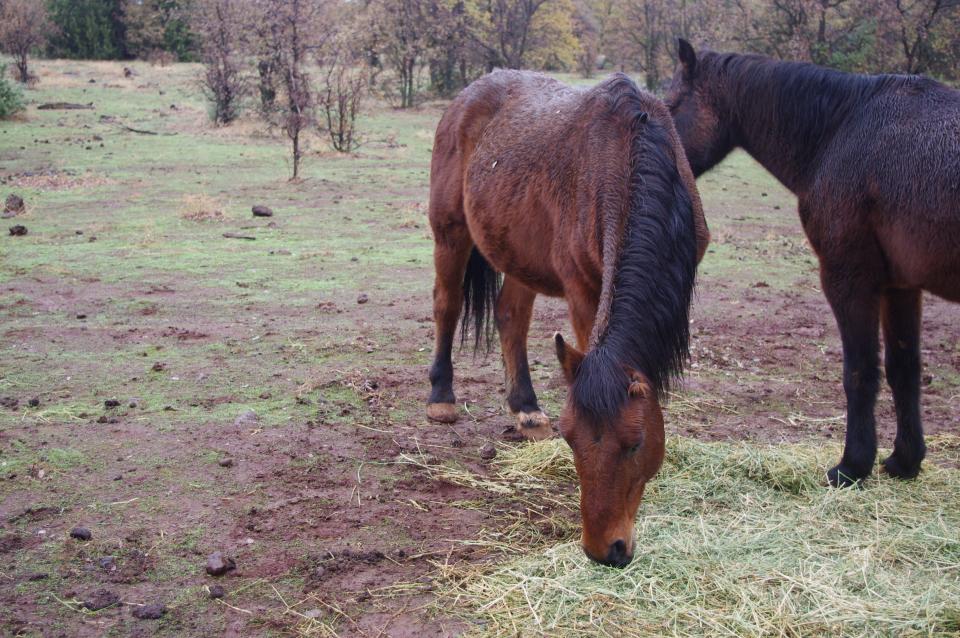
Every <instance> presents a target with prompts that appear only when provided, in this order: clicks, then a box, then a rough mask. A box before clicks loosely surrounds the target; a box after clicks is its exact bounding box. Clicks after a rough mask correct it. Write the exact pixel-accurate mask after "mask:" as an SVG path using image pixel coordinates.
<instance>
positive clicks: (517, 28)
mask: <svg viewBox="0 0 960 638" xmlns="http://www.w3.org/2000/svg"><path fill="white" fill-rule="evenodd" d="M549 1H550V0H482V2H481V6H482V7H483V9H484V10H485V11H486V13H487V14H488V18H489V20H490V25H491V26H492V28H493V32H492V33H491V34H489V35H488V36H487V37H484V38H481V39H480V40H479V43H480V45H481V46H483V47H484V48H485V49H486V50H487V52H488V53H489V56H490V57H489V63H488V66H489V68H490V69H492V68H493V67H496V66H503V67H506V68H509V69H521V68H523V65H524V57H525V56H526V54H527V52H528V47H529V45H530V31H531V27H532V26H533V19H534V17H535V16H536V14H537V11H539V10H540V8H541V7H542V6H543V5H544V4H546V3H547V2H549Z"/></svg>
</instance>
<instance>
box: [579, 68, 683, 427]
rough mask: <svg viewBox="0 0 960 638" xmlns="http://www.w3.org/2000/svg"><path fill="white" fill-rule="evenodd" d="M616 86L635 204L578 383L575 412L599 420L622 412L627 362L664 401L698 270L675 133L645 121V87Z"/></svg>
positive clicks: (677, 367) (678, 362)
mask: <svg viewBox="0 0 960 638" xmlns="http://www.w3.org/2000/svg"><path fill="white" fill-rule="evenodd" d="M611 91H612V92H613V93H614V99H613V100H612V103H611V104H612V106H611V109H612V111H613V112H614V114H615V115H616V116H617V117H620V118H625V120H626V121H627V122H628V123H629V130H630V131H631V137H632V139H631V145H630V148H631V153H630V158H629V161H630V175H631V178H630V196H629V197H630V199H629V208H628V214H627V220H626V224H624V225H623V228H624V233H625V235H624V237H623V239H622V241H621V242H620V254H619V256H618V257H617V269H616V275H615V279H614V293H613V300H612V303H611V305H610V316H609V318H608V320H607V322H606V326H607V328H606V331H605V333H604V334H602V335H601V336H600V338H599V340H598V342H597V344H596V346H595V347H594V348H593V350H591V351H590V352H589V353H588V354H587V356H586V357H585V359H584V360H583V362H582V363H581V365H580V369H579V370H578V372H577V375H576V379H575V381H574V384H573V387H572V397H573V404H574V406H575V407H576V409H577V411H578V412H579V413H581V414H582V415H584V416H587V417H590V418H592V419H595V420H597V421H598V422H604V421H607V420H609V419H611V418H614V417H615V416H617V415H618V414H619V412H620V409H621V408H622V406H623V404H624V402H625V401H626V399H627V386H628V383H629V378H628V376H627V370H626V366H629V367H630V368H633V369H634V370H637V371H639V372H642V373H643V374H644V375H646V377H647V378H648V379H649V381H650V383H651V385H652V387H653V389H654V390H655V391H656V393H657V395H658V397H659V398H660V399H661V400H663V399H665V398H666V394H667V392H668V390H669V388H670V384H671V382H672V381H673V380H674V379H675V378H676V377H678V376H679V375H680V374H681V372H682V370H683V365H684V363H685V361H686V359H687V355H688V347H689V338H690V330H689V319H688V312H689V307H690V301H691V298H692V294H693V288H694V278H695V273H696V235H695V229H694V223H693V204H692V201H691V198H690V194H689V193H688V192H687V189H686V187H685V185H684V183H683V181H682V180H681V177H680V174H679V172H678V170H677V166H676V160H675V158H674V155H673V150H672V148H673V144H672V141H671V138H670V134H669V132H668V130H667V129H666V128H665V127H664V126H662V125H661V124H659V123H658V122H657V121H655V119H653V118H650V119H648V118H647V116H646V115H645V113H646V112H645V110H644V104H643V100H642V97H641V93H640V91H639V89H637V88H636V86H635V85H634V84H633V82H631V81H630V80H628V79H626V78H625V76H624V77H623V79H621V80H617V81H615V82H614V83H612V85H611ZM598 320H599V318H598Z"/></svg>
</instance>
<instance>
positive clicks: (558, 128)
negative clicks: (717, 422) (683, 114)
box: [427, 71, 708, 566]
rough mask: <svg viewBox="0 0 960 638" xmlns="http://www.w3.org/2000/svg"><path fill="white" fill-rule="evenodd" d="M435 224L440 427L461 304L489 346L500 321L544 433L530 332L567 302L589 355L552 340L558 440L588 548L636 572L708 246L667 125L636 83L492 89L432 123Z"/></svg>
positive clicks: (618, 79)
mask: <svg viewBox="0 0 960 638" xmlns="http://www.w3.org/2000/svg"><path fill="white" fill-rule="evenodd" d="M430 224H431V226H432V228H433V234H434V241H435V248H434V263H435V266H436V285H435V288H434V293H433V294H434V319H435V321H436V350H435V353H434V357H435V358H434V363H433V367H432V368H431V370H430V381H431V383H432V386H433V389H432V392H431V394H430V399H429V403H428V406H427V414H428V416H429V417H430V418H431V419H434V420H437V421H446V422H451V421H454V420H455V419H456V415H457V408H456V400H455V398H454V393H453V366H452V364H451V360H450V356H451V351H452V348H453V342H454V336H455V332H456V326H457V320H458V317H459V316H460V309H461V305H463V306H465V309H466V313H465V314H466V316H465V317H464V329H466V325H467V324H468V323H471V322H470V321H468V319H472V323H473V325H474V327H475V331H476V339H477V342H476V343H477V344H479V343H480V340H481V336H482V335H484V334H485V333H486V334H487V336H489V333H488V331H487V326H488V325H489V315H490V312H491V310H492V312H493V315H494V319H495V323H496V328H497V329H498V331H499V333H500V343H501V347H502V351H503V360H504V366H505V368H506V380H507V388H508V394H507V403H508V405H509V407H510V409H511V410H512V411H513V412H514V413H515V414H516V415H517V419H518V430H520V431H521V432H522V433H524V434H525V435H526V436H527V437H528V438H532V439H535V438H542V437H544V436H550V434H551V432H552V431H551V428H550V422H549V420H548V419H547V417H546V416H545V415H544V414H543V412H542V411H541V410H540V407H539V406H538V405H537V397H536V394H534V391H533V386H532V384H531V382H530V373H529V370H528V368H527V348H526V341H527V330H528V327H529V325H530V318H531V314H532V311H533V302H534V298H535V297H536V295H537V294H545V295H550V296H556V297H564V298H565V299H566V300H567V304H568V306H569V310H570V318H571V320H572V323H573V330H574V334H575V335H576V340H577V345H578V347H579V349H580V350H577V349H574V348H573V347H572V346H569V345H567V344H566V343H565V342H564V340H563V339H562V338H561V337H560V335H559V334H557V335H556V338H555V340H556V348H557V355H558V357H559V358H560V363H561V367H562V368H563V372H564V375H565V377H566V380H567V382H568V383H569V384H570V385H571V392H570V394H569V398H568V401H567V404H566V407H565V408H564V411H563V414H562V415H561V418H560V431H561V433H562V434H563V436H564V438H565V439H566V440H567V442H568V443H569V444H570V447H571V448H572V449H573V454H574V460H575V463H576V468H577V473H578V475H579V477H580V486H581V514H582V517H583V546H584V549H585V551H586V552H587V555H588V556H590V557H591V558H593V559H595V560H597V561H600V562H603V563H606V564H610V565H618V566H622V565H626V564H627V563H628V562H629V561H630V559H631V557H632V555H633V518H634V516H635V515H636V512H637V508H638V507H639V504H640V499H641V496H642V495H643V489H644V485H645V483H646V482H647V480H649V479H650V478H651V477H652V476H653V475H654V474H655V473H656V471H657V469H658V468H659V467H660V463H661V461H662V459H663V451H664V450H663V437H664V435H663V417H662V413H661V411H660V405H659V400H660V399H661V398H662V397H663V394H664V393H665V391H666V389H667V387H668V385H669V383H670V380H671V377H673V376H674V375H676V374H679V372H680V370H681V366H682V364H683V361H684V359H685V357H686V354H687V344H688V319H687V313H688V308H689V304H690V297H691V293H692V290H693V282H694V272H695V269H696V263H697V260H698V259H699V257H700V256H702V255H703V252H704V250H705V247H706V242H707V240H708V235H707V229H706V225H705V223H704V221H703V214H702V210H701V208H700V202H699V196H698V194H697V190H696V185H695V182H694V179H693V175H692V173H691V172H690V169H689V165H688V164H687V161H686V158H685V157H684V155H683V149H682V146H681V144H680V141H679V138H678V137H677V135H676V132H675V131H674V128H673V121H672V119H671V118H670V114H669V112H668V111H667V109H666V107H664V106H663V104H662V103H661V102H660V101H659V100H657V99H656V98H654V97H652V96H650V95H647V94H645V93H643V92H641V91H640V90H639V89H638V88H637V87H636V85H635V84H634V83H633V82H631V81H630V80H629V79H628V78H627V77H626V76H624V75H614V76H611V77H610V78H609V79H607V80H606V81H604V82H602V83H600V84H599V85H597V86H596V87H594V88H592V89H589V90H576V89H572V88H570V87H568V86H566V85H564V84H562V83H560V82H557V81H556V80H553V79H550V78H548V77H546V76H543V75H538V74H534V73H524V72H516V71H497V72H494V73H492V74H490V75H488V76H485V77H483V78H481V79H480V80H477V81H476V82H474V83H473V84H472V85H470V86H469V87H467V88H466V89H465V90H464V91H463V92H462V93H461V94H460V95H459V96H458V97H457V98H456V99H455V100H454V101H453V103H452V104H451V105H450V107H449V108H448V109H447V111H446V113H444V116H443V119H442V120H441V121H440V124H439V126H438V127H437V134H436V140H435V142H434V148H433V162H432V165H431V173H430ZM498 272H499V273H503V275H504V278H503V284H502V288H500V286H499V275H498ZM583 350H585V351H587V352H586V354H585V355H584V354H582V353H581V351H583Z"/></svg>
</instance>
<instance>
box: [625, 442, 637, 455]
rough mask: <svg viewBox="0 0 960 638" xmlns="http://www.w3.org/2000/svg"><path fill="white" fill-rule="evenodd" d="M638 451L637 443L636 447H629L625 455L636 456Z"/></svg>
mask: <svg viewBox="0 0 960 638" xmlns="http://www.w3.org/2000/svg"><path fill="white" fill-rule="evenodd" d="M638 450H640V444H639V443H637V444H636V445H631V446H630V448H629V449H628V450H627V454H636V453H637V451H638Z"/></svg>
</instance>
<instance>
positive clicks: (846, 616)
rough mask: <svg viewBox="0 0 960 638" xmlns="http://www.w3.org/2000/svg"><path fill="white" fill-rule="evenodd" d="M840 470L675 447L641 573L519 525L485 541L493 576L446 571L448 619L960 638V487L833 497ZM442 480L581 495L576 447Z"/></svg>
mask: <svg viewBox="0 0 960 638" xmlns="http://www.w3.org/2000/svg"><path fill="white" fill-rule="evenodd" d="M955 443H956V441H955V440H954V439H950V440H948V441H946V442H945V443H944V444H943V445H941V448H943V449H947V451H948V452H950V451H952V452H955V451H956V445H955ZM943 449H942V450H941V451H943ZM838 454H839V450H838V448H836V447H812V446H806V445H776V446H768V447H758V446H756V445H750V444H735V445H730V444H718V443H704V442H699V441H695V440H692V439H685V438H673V439H671V440H669V441H668V445H667V459H666V462H665V464H664V467H663V469H662V470H661V472H660V474H659V475H658V477H657V478H656V479H655V480H654V482H652V483H651V484H650V485H649V486H648V488H647V496H646V497H645V499H644V502H643V505H642V506H641V509H640V513H639V514H638V517H637V528H636V553H635V557H634V560H633V562H632V563H631V564H630V565H629V567H627V568H626V569H623V570H618V569H611V568H606V567H602V566H599V565H596V564H594V563H591V562H590V561H589V560H588V559H587V558H586V557H585V556H584V554H583V552H582V551H581V550H580V547H579V544H578V542H577V540H578V539H577V534H578V533H579V530H578V527H579V526H578V521H576V518H574V525H573V526H572V527H573V529H568V530H567V532H568V533H566V536H565V537H564V538H562V539H561V540H560V541H557V540H556V539H553V540H548V539H547V537H546V536H534V537H532V536H531V535H530V534H529V533H525V532H523V531H520V530H521V528H522V525H518V524H510V523H509V522H507V524H505V525H504V526H503V527H499V528H498V529H496V530H493V529H491V530H488V533H487V534H486V535H485V537H484V539H479V540H474V541H470V542H474V543H488V544H489V545H490V546H492V547H495V551H494V552H493V554H492V555H493V556H494V557H495V558H494V559H493V560H491V561H490V562H489V563H485V564H479V565H478V564H454V565H447V564H442V565H438V569H439V572H440V577H439V579H438V587H439V590H440V592H441V602H440V605H442V608H443V609H444V610H446V611H447V612H449V611H450V610H451V609H452V610H459V612H460V613H462V614H463V616H464V618H465V619H466V620H468V622H470V623H471V627H473V630H471V632H468V633H479V634H487V635H504V634H510V635H536V634H549V635H562V636H569V635H614V636H626V635H636V636H704V635H710V636H724V635H729V636H774V635H775V636H826V635H830V636H839V635H844V636H891V635H897V636H914V635H916V636H932V635H947V634H949V635H957V634H958V633H960V471H958V470H956V469H947V468H941V467H936V466H934V465H933V464H932V463H929V462H928V463H927V464H926V465H925V471H924V472H923V473H922V474H921V476H920V478H919V479H918V480H916V481H913V482H902V481H898V480H894V479H890V478H887V477H885V476H874V477H872V478H871V480H870V481H868V482H867V484H866V486H865V487H864V488H863V489H848V490H832V489H827V488H826V487H825V483H824V472H825V470H826V468H827V467H829V466H830V465H832V463H833V462H834V461H835V460H836V459H837V458H838ZM945 454H946V453H945ZM943 456H944V454H941V458H942V457H943ZM431 471H432V472H434V473H435V474H436V475H437V476H438V478H440V477H442V478H445V479H448V480H454V481H460V482H465V483H468V484H470V485H473V486H474V487H480V488H487V489H491V490H494V491H495V492H497V493H499V494H503V495H504V497H505V498H511V497H510V496H508V495H507V494H506V493H505V492H507V491H510V492H512V494H513V495H514V496H515V497H516V498H517V499H522V500H523V501H524V502H529V503H534V502H536V501H538V500H542V499H545V498H550V499H557V498H558V496H557V494H558V493H560V494H564V491H563V490H560V489H559V486H560V485H561V484H567V483H569V482H571V481H575V478H574V471H573V466H572V458H571V455H570V453H569V450H568V448H567V446H566V444H565V443H564V442H563V441H562V440H552V441H546V442H542V443H538V444H532V445H523V446H519V447H515V448H504V449H502V450H501V451H500V455H499V457H498V466H497V470H496V472H495V473H494V474H493V475H492V476H490V477H477V476H473V477H469V476H467V475H466V474H465V473H464V472H463V471H462V470H453V469H451V468H443V467H438V466H432V467H431ZM565 493H566V496H562V497H559V498H560V500H561V501H562V502H561V503H559V504H560V505H561V506H563V507H565V508H569V509H574V510H575V509H576V508H577V502H576V496H575V495H574V494H571V491H570V490H569V489H567V490H565ZM568 528H569V526H568Z"/></svg>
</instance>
